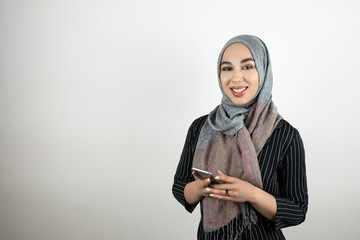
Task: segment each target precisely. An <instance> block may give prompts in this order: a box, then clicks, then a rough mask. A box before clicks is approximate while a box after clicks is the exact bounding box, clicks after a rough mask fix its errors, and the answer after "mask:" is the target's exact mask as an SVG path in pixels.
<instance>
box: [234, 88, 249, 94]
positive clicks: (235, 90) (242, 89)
mask: <svg viewBox="0 0 360 240" xmlns="http://www.w3.org/2000/svg"><path fill="white" fill-rule="evenodd" d="M245 89H246V87H243V88H239V89H235V88H232V90H233V91H234V92H236V93H241V92H243V91H244V90H245Z"/></svg>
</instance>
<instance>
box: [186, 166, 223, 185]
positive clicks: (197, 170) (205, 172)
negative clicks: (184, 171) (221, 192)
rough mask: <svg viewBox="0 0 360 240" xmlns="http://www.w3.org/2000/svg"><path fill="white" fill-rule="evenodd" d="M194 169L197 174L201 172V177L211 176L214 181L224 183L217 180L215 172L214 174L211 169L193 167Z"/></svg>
mask: <svg viewBox="0 0 360 240" xmlns="http://www.w3.org/2000/svg"><path fill="white" fill-rule="evenodd" d="M192 170H193V171H195V172H196V173H197V174H199V176H200V177H202V178H210V179H211V181H212V182H214V183H222V182H221V181H216V180H215V176H214V174H212V172H209V171H205V170H202V169H198V168H194V167H193V168H192Z"/></svg>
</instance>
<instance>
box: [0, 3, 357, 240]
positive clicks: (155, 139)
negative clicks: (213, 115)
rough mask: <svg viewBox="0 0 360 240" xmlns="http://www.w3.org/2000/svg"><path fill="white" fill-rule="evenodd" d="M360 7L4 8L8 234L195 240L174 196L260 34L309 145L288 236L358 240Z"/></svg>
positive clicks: (1, 55)
mask: <svg viewBox="0 0 360 240" xmlns="http://www.w3.org/2000/svg"><path fill="white" fill-rule="evenodd" d="M359 23H360V3H359V1H357V0H353V1H351V0H342V1H310V0H306V1H296V2H294V3H290V1H265V0H264V1H240V0H236V1H229V0H224V1H212V0H199V1H194V0H191V1H190V0H185V1H165V0H164V1H160V0H156V1H146V0H143V1H115V0H114V1H110V0H104V1H100V0H98V1H97V0H93V1H85V0H84V1H80V0H76V1H60V0H56V1H49V0H38V1H36V0H32V1H25V0H24V1H21V0H6V1H5V0H0V239H1V240H49V239H51V240H58V239H59V240H60V239H61V240H63V239H67V240H78V239H81V240H82V239H86V240H92V239H94V240H98V239H104V240H113V239H144V238H146V239H195V238H196V230H197V225H198V221H199V209H196V210H195V212H194V213H193V214H189V213H187V212H186V211H185V209H183V208H182V206H181V205H180V204H179V203H178V202H177V201H176V200H175V198H174V197H173V196H172V193H171V186H172V182H173V175H174V173H175V170H176V167H177V163H178V160H179V157H180V154H181V151H182V147H183V144H184V141H185V136H186V132H187V129H188V127H189V126H190V124H191V122H192V121H193V120H194V119H195V118H197V117H199V116H201V115H204V114H206V113H208V112H209V111H211V110H212V109H213V108H214V107H215V106H216V105H217V104H219V103H220V99H221V95H220V90H219V89H218V83H217V76H216V62H217V56H218V53H219V52H220V50H221V48H222V46H223V45H224V44H225V42H226V41H227V40H228V39H230V38H231V37H233V36H235V35H238V34H245V33H247V34H253V35H257V36H259V37H260V38H261V39H262V40H263V41H264V42H265V43H266V44H267V46H268V48H269V51H270V56H271V59H272V64H273V74H274V88H273V100H274V102H275V104H276V105H277V107H278V109H279V112H280V113H281V114H282V115H283V117H284V118H285V119H287V120H288V121H289V122H290V123H291V124H292V125H293V126H295V127H296V128H297V129H298V130H299V131H300V133H301V135H302V137H303V140H304V144H305V147H306V156H307V158H306V163H307V176H308V188H309V197H310V204H309V211H308V214H307V219H306V221H305V222H304V223H303V224H301V225H299V226H297V227H292V228H288V229H285V230H284V233H285V236H286V237H287V238H288V239H358V238H359V236H360V232H359V223H358V216H359V214H360V208H359V206H358V204H359V202H360V194H359V187H358V184H359V182H360V177H359V173H358V172H359V171H358V169H359V167H360V164H359V160H360V154H359V135H360V127H359V126H360V125H359V123H358V119H359V106H358V105H359V104H358V103H359V102H360V96H359V95H360V94H359V90H358V88H359V81H360V78H359V56H360V47H359V43H360V31H359V29H360V27H359V25H360V24H359Z"/></svg>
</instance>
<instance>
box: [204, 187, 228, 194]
mask: <svg viewBox="0 0 360 240" xmlns="http://www.w3.org/2000/svg"><path fill="white" fill-rule="evenodd" d="M205 192H206V193H208V194H216V195H226V190H223V189H215V188H213V187H206V188H205Z"/></svg>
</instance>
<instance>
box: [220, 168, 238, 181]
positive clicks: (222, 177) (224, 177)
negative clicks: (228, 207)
mask: <svg viewBox="0 0 360 240" xmlns="http://www.w3.org/2000/svg"><path fill="white" fill-rule="evenodd" d="M217 172H218V175H216V177H215V180H217V181H221V182H225V183H234V182H235V181H236V180H237V178H234V177H230V176H227V175H225V174H223V173H222V172H220V171H219V170H217Z"/></svg>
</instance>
